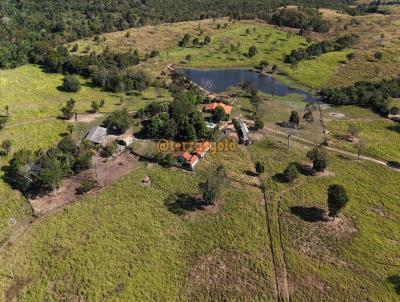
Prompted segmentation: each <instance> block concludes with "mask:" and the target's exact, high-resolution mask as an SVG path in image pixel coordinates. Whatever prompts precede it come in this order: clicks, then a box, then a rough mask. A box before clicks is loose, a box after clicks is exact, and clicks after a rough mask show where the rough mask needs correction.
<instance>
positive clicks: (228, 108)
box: [204, 103, 233, 115]
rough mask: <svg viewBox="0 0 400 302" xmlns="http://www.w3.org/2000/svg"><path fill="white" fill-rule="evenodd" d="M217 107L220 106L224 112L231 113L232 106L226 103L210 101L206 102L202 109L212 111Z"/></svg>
mask: <svg viewBox="0 0 400 302" xmlns="http://www.w3.org/2000/svg"><path fill="white" fill-rule="evenodd" d="M217 107H222V109H224V111H225V113H226V114H228V115H230V114H231V113H232V109H233V106H231V105H226V104H224V103H210V104H207V105H206V106H205V107H204V109H205V110H206V111H212V110H215V109H216V108H217Z"/></svg>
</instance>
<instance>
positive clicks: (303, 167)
mask: <svg viewBox="0 0 400 302" xmlns="http://www.w3.org/2000/svg"><path fill="white" fill-rule="evenodd" d="M294 164H295V165H296V168H297V171H299V173H300V174H302V175H305V176H313V175H314V174H315V172H314V169H313V167H312V166H311V165H308V164H300V163H294Z"/></svg>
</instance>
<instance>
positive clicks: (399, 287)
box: [387, 276, 400, 295]
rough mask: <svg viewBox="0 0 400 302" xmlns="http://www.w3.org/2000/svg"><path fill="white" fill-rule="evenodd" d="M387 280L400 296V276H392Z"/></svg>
mask: <svg viewBox="0 0 400 302" xmlns="http://www.w3.org/2000/svg"><path fill="white" fill-rule="evenodd" d="M387 280H388V281H389V282H390V283H392V284H393V287H394V290H395V292H396V294H398V295H400V276H390V277H389V278H388V279H387Z"/></svg>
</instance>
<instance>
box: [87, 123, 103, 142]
mask: <svg viewBox="0 0 400 302" xmlns="http://www.w3.org/2000/svg"><path fill="white" fill-rule="evenodd" d="M106 136H107V128H104V127H100V126H97V127H94V128H92V129H91V130H90V131H89V133H88V134H87V135H86V137H85V139H86V140H88V141H91V142H92V143H94V144H97V145H102V146H103V145H104V144H105V142H106Z"/></svg>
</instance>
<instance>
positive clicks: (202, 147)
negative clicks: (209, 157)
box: [193, 141, 211, 158]
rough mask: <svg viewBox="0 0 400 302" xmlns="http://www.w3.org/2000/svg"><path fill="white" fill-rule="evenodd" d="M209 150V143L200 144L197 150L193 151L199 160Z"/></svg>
mask: <svg viewBox="0 0 400 302" xmlns="http://www.w3.org/2000/svg"><path fill="white" fill-rule="evenodd" d="M210 148H211V143H210V142H209V141H205V142H202V143H201V144H200V145H199V146H197V148H196V149H195V150H194V152H193V153H194V154H196V155H197V156H198V157H200V158H204V157H205V156H206V153H207V152H208V150H210Z"/></svg>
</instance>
